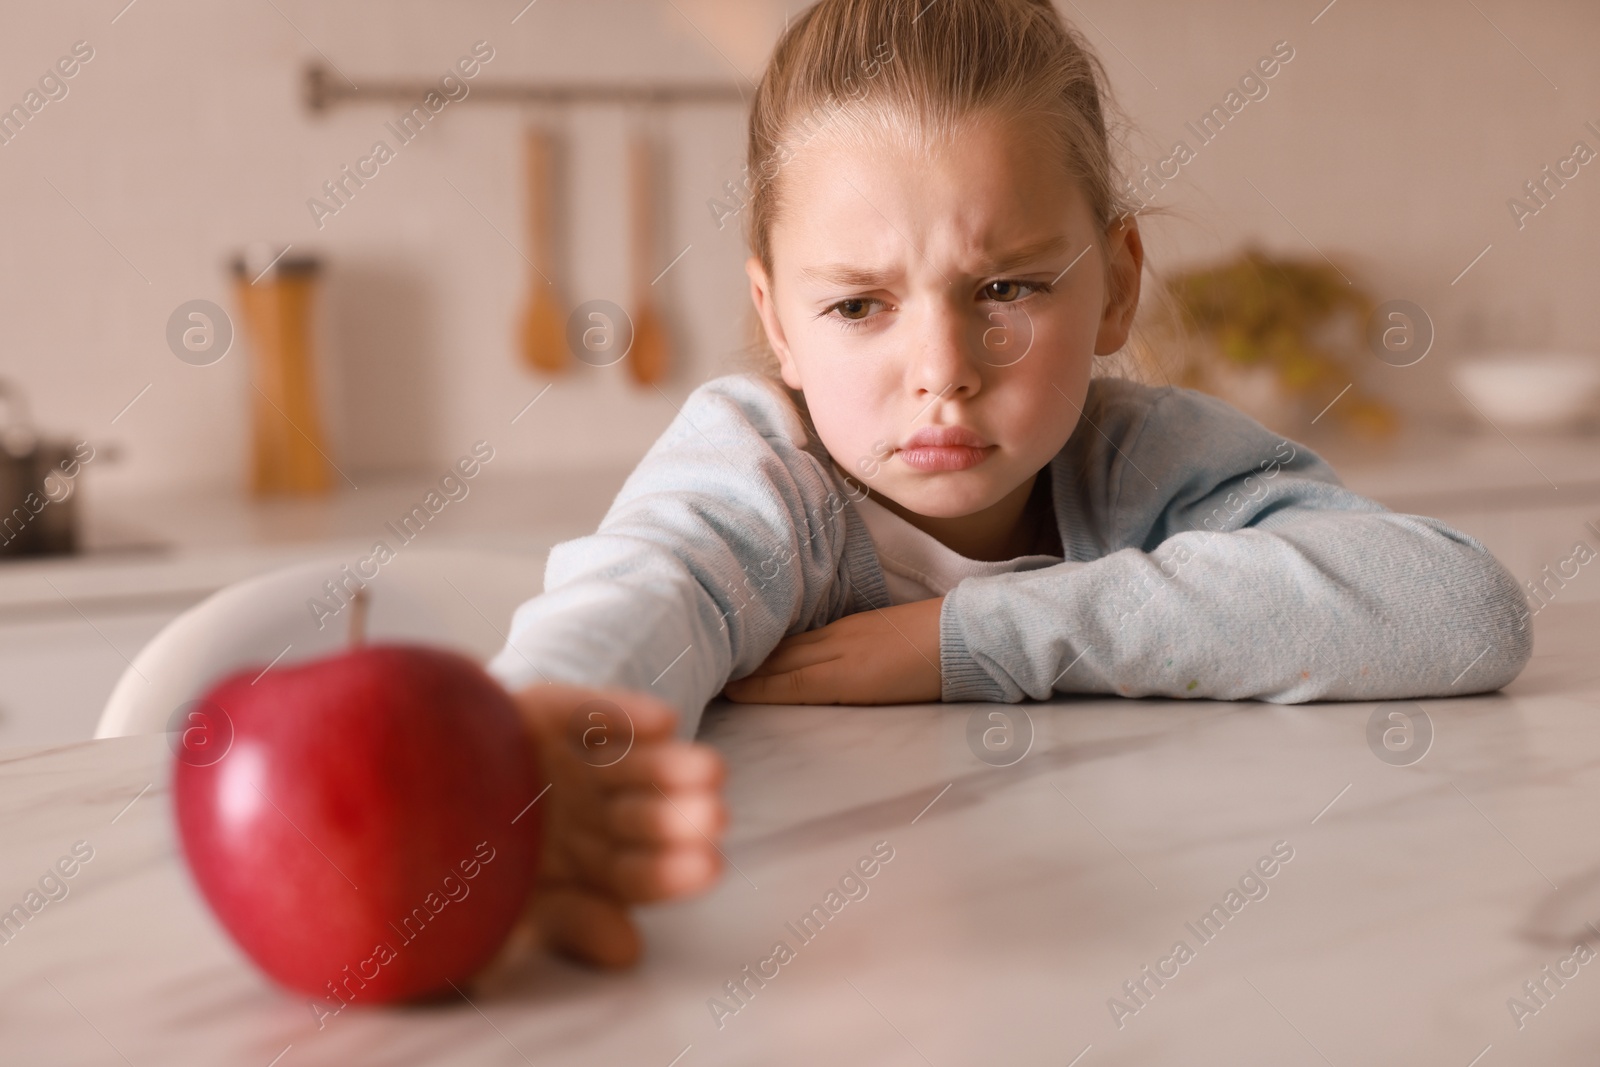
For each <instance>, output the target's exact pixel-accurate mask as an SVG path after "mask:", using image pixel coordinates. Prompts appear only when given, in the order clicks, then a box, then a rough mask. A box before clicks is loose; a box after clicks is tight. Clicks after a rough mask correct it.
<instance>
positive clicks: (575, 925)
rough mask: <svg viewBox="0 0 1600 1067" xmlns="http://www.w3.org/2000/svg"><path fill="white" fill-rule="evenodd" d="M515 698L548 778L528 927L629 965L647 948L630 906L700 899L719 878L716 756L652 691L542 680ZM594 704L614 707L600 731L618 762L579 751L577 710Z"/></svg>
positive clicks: (608, 962) (562, 944) (566, 946)
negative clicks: (617, 747) (684, 730)
mask: <svg viewBox="0 0 1600 1067" xmlns="http://www.w3.org/2000/svg"><path fill="white" fill-rule="evenodd" d="M515 696H516V701H517V704H518V705H519V707H520V708H521V711H522V714H523V717H524V719H525V721H526V722H527V724H528V726H529V728H530V730H531V732H532V733H533V735H534V737H535V738H536V739H537V749H536V750H537V752H538V753H539V758H540V763H541V767H542V770H543V772H544V775H545V778H546V780H547V781H549V782H550V788H549V795H548V796H545V797H544V798H543V799H542V800H539V802H538V803H539V806H540V808H542V809H543V818H544V820H545V822H544V845H545V848H544V857H543V860H542V862H541V864H540V869H539V882H538V885H537V886H536V887H535V889H534V892H533V894H532V896H531V897H530V899H529V901H528V907H527V910H526V919H527V920H528V922H529V923H530V924H531V927H532V929H533V930H536V931H537V933H538V934H540V935H542V940H543V941H544V943H545V945H546V946H547V947H549V948H551V949H554V950H555V951H557V952H560V953H562V954H563V955H566V956H570V957H572V958H574V959H577V960H581V961H583V962H585V963H589V964H593V965H595V966H598V967H608V968H611V967H627V966H630V965H631V964H633V963H634V962H635V961H636V960H637V959H638V957H639V954H640V952H641V950H642V948H643V943H642V942H641V940H640V937H639V932H638V929H637V927H636V926H635V925H634V923H633V919H632V917H631V915H630V911H631V909H632V908H633V907H634V906H635V905H638V904H646V903H650V902H652V901H659V900H672V899H676V898H678V897H683V896H688V895H690V894H693V893H699V892H702V891H704V890H705V889H707V888H709V887H710V886H711V884H712V883H713V882H715V881H716V879H717V876H718V875H719V874H720V872H721V869H722V856H721V853H720V851H719V850H718V847H717V841H718V840H719V839H721V837H722V835H723V831H724V829H725V828H726V826H727V821H728V814H727V808H726V805H725V804H724V803H723V799H722V781H723V778H724V775H725V773H726V772H725V768H724V766H723V762H722V758H721V756H719V755H718V754H717V752H716V750H715V749H712V748H710V747H709V746H706V745H701V744H694V743H691V742H688V741H679V740H677V739H676V737H675V736H674V726H675V724H676V721H677V715H676V713H675V712H673V710H672V709H671V708H670V707H668V706H667V705H666V704H664V703H663V702H662V701H660V700H658V699H656V698H655V697H652V696H649V695H647V694H643V693H634V692H629V691H626V690H618V689H590V688H586V687H580V686H572V685H562V684H555V683H538V684H535V685H530V686H528V687H527V688H526V689H523V690H522V691H521V692H518V693H517V694H515ZM595 700H603V701H605V702H606V703H607V704H608V705H609V706H610V708H611V709H614V710H611V711H608V712H607V713H606V716H605V718H606V721H605V722H604V723H600V724H599V726H598V728H600V729H603V730H604V731H605V732H606V734H607V735H608V736H607V738H606V740H607V741H608V742H621V743H625V744H627V750H626V754H625V755H623V756H621V757H619V758H616V759H612V758H611V756H610V754H609V752H608V753H607V754H606V758H605V759H603V760H602V759H597V758H596V751H595V750H590V751H588V752H585V751H584V749H583V748H582V747H580V746H579V745H577V744H575V743H574V742H575V740H576V739H577V737H578V736H580V735H578V734H577V733H576V731H575V728H574V714H575V712H574V709H576V708H579V707H581V706H582V705H583V704H585V703H586V702H588V701H595ZM612 719H616V720H617V721H615V722H613V721H610V720H612ZM589 721H590V720H589V719H585V720H583V725H584V726H587V725H588V723H589ZM593 728H595V727H590V729H593ZM581 736H582V737H584V738H587V737H588V732H587V730H585V732H584V733H583V734H582V735H581ZM624 739H631V742H627V741H625V740H624Z"/></svg>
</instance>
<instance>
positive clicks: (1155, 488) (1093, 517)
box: [940, 383, 1532, 703]
mask: <svg viewBox="0 0 1600 1067" xmlns="http://www.w3.org/2000/svg"><path fill="white" fill-rule="evenodd" d="M1120 385H1122V386H1127V387H1129V388H1123V389H1118V390H1111V392H1114V393H1116V394H1117V395H1120V396H1122V397H1123V398H1124V399H1125V400H1126V399H1127V398H1129V397H1132V396H1136V395H1138V396H1143V397H1144V398H1145V400H1146V401H1147V403H1145V404H1144V405H1143V407H1142V410H1140V411H1138V412H1136V413H1135V412H1133V411H1131V408H1133V407H1134V406H1135V405H1133V404H1131V403H1122V404H1120V405H1118V404H1107V405H1104V406H1102V407H1101V408H1097V409H1096V410H1094V411H1093V412H1091V411H1090V406H1089V405H1088V404H1086V405H1085V413H1086V414H1085V418H1086V419H1087V418H1088V417H1089V416H1090V415H1091V414H1092V415H1094V416H1096V424H1095V429H1094V435H1093V436H1091V435H1089V434H1085V435H1083V436H1082V438H1081V440H1082V441H1084V442H1086V443H1085V444H1084V445H1082V446H1081V447H1079V448H1078V449H1077V451H1076V452H1070V451H1069V450H1070V449H1071V448H1072V447H1073V442H1072V441H1069V449H1064V450H1063V454H1062V455H1061V456H1059V457H1058V458H1057V459H1058V461H1057V463H1056V464H1053V465H1052V475H1053V477H1054V483H1053V484H1054V485H1055V486H1056V487H1057V490H1058V494H1061V495H1064V496H1065V497H1066V498H1067V501H1068V505H1069V506H1067V507H1066V512H1065V513H1066V515H1067V517H1068V518H1067V522H1068V524H1069V525H1070V527H1071V529H1069V530H1067V531H1066V532H1067V534H1068V541H1069V542H1071V541H1072V540H1073V539H1074V538H1076V539H1077V540H1078V541H1079V544H1080V547H1079V551H1080V552H1084V554H1086V555H1087V554H1089V552H1088V550H1085V549H1084V548H1083V547H1082V545H1083V544H1085V543H1089V542H1095V543H1097V551H1094V552H1093V554H1094V555H1097V556H1098V558H1094V559H1092V561H1091V562H1087V563H1080V564H1068V565H1063V566H1059V567H1047V568H1044V569H1042V570H1034V571H1025V572H1018V573H1012V574H1003V575H996V576H993V577H986V578H978V579H968V580H966V581H963V582H962V583H960V584H959V585H958V586H957V587H956V588H955V589H953V590H951V592H950V593H949V594H948V595H947V596H946V597H945V601H944V605H943V609H942V611H941V615H940V649H941V660H942V663H941V667H942V672H943V677H944V683H943V698H944V699H945V700H991V701H1007V702H1015V701H1019V700H1021V699H1022V698H1023V697H1024V696H1027V697H1033V698H1036V699H1045V698H1047V697H1049V695H1050V694H1051V693H1052V692H1053V691H1054V692H1082V693H1114V694H1120V695H1124V696H1147V695H1158V696H1168V697H1209V698H1212V699H1218V700H1236V699H1244V698H1255V699H1260V700H1267V701H1272V702H1275V703H1294V702H1299V701H1306V700H1389V699H1400V698H1416V697H1430V696H1452V695H1463V694H1467V693H1476V692H1484V691H1487V690H1493V689H1498V688H1500V687H1501V686H1503V685H1505V684H1507V683H1508V682H1510V681H1511V679H1513V678H1514V677H1516V675H1517V673H1518V672H1519V671H1520V670H1521V669H1522V667H1523V666H1524V664H1526V663H1527V661H1528V659H1529V657H1530V656H1531V655H1532V633H1531V630H1530V628H1529V627H1528V625H1527V611H1526V609H1525V607H1524V604H1523V597H1522V593H1521V590H1520V589H1519V587H1518V586H1517V583H1516V580H1515V579H1513V578H1512V577H1511V575H1510V574H1508V573H1507V572H1506V570H1505V568H1504V567H1503V566H1501V564H1500V563H1499V561H1497V560H1496V559H1495V558H1494V557H1493V556H1492V555H1491V554H1490V553H1489V552H1488V550H1487V549H1485V548H1484V546H1483V545H1482V544H1480V543H1479V542H1477V541H1476V540H1474V539H1473V538H1471V537H1468V536H1467V535H1465V534H1463V533H1460V532H1458V531H1456V530H1454V529H1452V528H1451V527H1449V526H1448V525H1446V524H1445V523H1443V522H1440V521H1439V520H1437V519H1430V518H1423V517H1421V516H1416V515H1402V514H1397V513H1394V512H1391V511H1389V510H1388V509H1386V508H1384V507H1383V506H1382V505H1380V504H1378V503H1376V502H1374V501H1372V500H1368V499H1366V498H1364V497H1361V496H1359V495H1357V494H1355V493H1353V492H1351V491H1350V490H1348V489H1346V488H1344V487H1343V486H1342V485H1341V484H1340V483H1339V480H1338V477H1337V476H1336V475H1335V474H1334V472H1333V470H1332V468H1331V467H1329V466H1328V465H1327V463H1325V462H1324V461H1323V460H1322V459H1320V458H1319V457H1317V456H1316V455H1315V454H1314V453H1312V452H1311V451H1310V450H1309V449H1307V448H1306V447H1305V446H1304V445H1300V444H1297V443H1294V442H1292V441H1288V440H1285V439H1283V438H1280V437H1278V436H1277V435H1276V434H1273V433H1271V432H1270V431H1268V430H1267V429H1266V428H1265V427H1262V426H1261V425H1260V424H1259V423H1257V422H1255V421H1254V420H1252V419H1250V418H1248V417H1247V416H1245V415H1243V414H1242V413H1240V412H1238V411H1237V410H1235V409H1233V408H1231V407H1229V406H1228V405H1226V404H1224V403H1223V402H1222V401H1220V400H1217V399H1215V398H1213V397H1208V396H1205V395H1203V394H1200V393H1197V392H1194V391H1192V390H1187V389H1170V388H1169V389H1165V390H1157V389H1151V388H1149V387H1144V386H1133V385H1132V383H1120ZM1079 439H1080V438H1079V435H1078V434H1077V433H1076V431H1075V433H1074V441H1077V440H1079ZM1070 467H1077V469H1068V468H1070ZM1075 508H1081V509H1082V510H1081V511H1078V510H1074V509H1075ZM1062 514H1063V511H1062V510H1061V509H1059V508H1058V516H1060V515H1062ZM1079 558H1083V557H1082V556H1080V557H1079Z"/></svg>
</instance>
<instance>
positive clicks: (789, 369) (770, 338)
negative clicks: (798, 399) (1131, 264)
mask: <svg viewBox="0 0 1600 1067" xmlns="http://www.w3.org/2000/svg"><path fill="white" fill-rule="evenodd" d="M744 272H745V274H747V275H749V276H750V302H751V303H753V304H754V305H755V306H756V314H757V315H759V316H761V329H762V331H763V332H765V333H766V335H767V344H769V345H771V346H772V351H773V352H774V353H775V354H776V355H777V357H778V369H779V371H780V372H781V373H782V375H783V383H784V384H785V385H787V386H788V387H789V388H791V389H800V388H801V385H800V371H799V368H798V367H797V366H796V365H795V361H794V356H793V355H791V354H790V352H789V342H788V341H787V340H786V339H785V338H784V336H783V324H782V323H780V322H779V321H778V308H777V303H776V302H775V301H774V300H773V298H772V280H771V279H770V278H768V277H767V271H766V268H764V267H762V265H761V259H760V257H758V256H751V257H750V258H749V259H747V260H745V263H744Z"/></svg>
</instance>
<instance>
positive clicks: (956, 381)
mask: <svg viewBox="0 0 1600 1067" xmlns="http://www.w3.org/2000/svg"><path fill="white" fill-rule="evenodd" d="M985 325H986V324H985V323H982V322H975V321H971V317H970V316H964V315H962V314H961V313H960V311H959V310H957V309H956V308H953V307H951V306H950V305H949V304H948V303H946V302H943V301H941V302H939V303H938V304H936V305H935V306H933V307H932V308H930V309H928V311H927V314H926V315H925V316H924V317H923V321H922V323H921V328H920V329H919V330H918V331H917V341H916V347H915V351H914V352H913V354H912V357H911V358H912V365H911V367H910V368H909V378H910V384H911V386H912V388H914V389H915V390H916V391H917V392H918V393H919V394H921V395H924V396H926V397H929V398H932V397H935V396H943V397H954V396H961V397H971V396H973V395H974V394H976V393H977V392H978V390H979V389H981V388H982V387H983V375H982V366H983V361H982V359H981V358H980V353H979V352H978V351H977V348H978V347H980V346H981V344H982V333H983V327H984V326H985Z"/></svg>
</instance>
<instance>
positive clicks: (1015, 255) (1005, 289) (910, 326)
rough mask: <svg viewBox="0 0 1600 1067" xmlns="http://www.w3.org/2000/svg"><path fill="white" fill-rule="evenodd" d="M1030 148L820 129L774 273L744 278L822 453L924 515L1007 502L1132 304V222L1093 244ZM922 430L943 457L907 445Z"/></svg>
mask: <svg viewBox="0 0 1600 1067" xmlns="http://www.w3.org/2000/svg"><path fill="white" fill-rule="evenodd" d="M1029 133H1030V131H1029V129H1028V128H1027V127H1022V126H1018V125H1016V124H1014V123H1010V122H1006V121H999V120H996V121H983V120H981V119H980V120H976V121H971V122H968V123H966V124H964V126H963V128H962V129H961V130H960V131H959V132H957V133H956V134H954V135H952V136H951V138H950V140H949V141H948V143H946V144H943V145H914V144H902V145H895V144H893V141H892V139H891V138H888V137H884V138H881V139H873V141H872V142H870V143H863V142H862V141H858V140H847V139H845V138H843V137H839V136H834V135H832V134H831V132H830V131H824V132H822V133H819V134H817V135H815V136H814V137H813V138H812V139H811V140H810V141H809V142H808V143H807V144H806V145H805V146H804V147H803V148H802V149H801V150H800V151H799V152H797V153H796V154H795V156H794V157H793V158H792V159H791V160H790V162H789V163H788V164H787V165H786V166H785V167H784V170H783V173H782V175H781V178H780V179H779V180H780V181H781V182H782V183H783V198H782V203H781V209H780V214H779V217H778V218H777V219H776V220H775V222H774V224H773V229H772V233H771V234H770V242H771V248H772V257H773V276H772V277H770V278H769V277H767V276H766V272H765V271H764V270H763V269H762V266H761V262H760V260H759V259H757V258H756V257H754V256H752V257H751V258H750V260H749V262H748V263H747V264H746V271H747V273H748V274H749V276H750V282H751V296H752V299H753V300H754V301H755V304H756V308H757V310H758V311H759V313H760V315H761V319H762V323H763V325H764V327H765V329H766V334H767V338H768V340H769V341H770V343H771V344H772V347H773V349H774V351H775V352H776V353H777V356H778V360H779V363H780V366H781V368H782V373H783V380H784V381H785V382H786V383H788V385H789V386H791V387H792V388H795V389H799V390H801V391H802V392H803V393H804V394H805V398H806V406H807V408H808V409H809V410H810V412H811V418H812V422H813V423H814V424H815V425H816V428H817V432H818V434H819V435H820V436H821V438H822V442H823V444H824V445H825V446H826V447H827V449H828V451H829V453H830V454H832V456H833V458H834V460H835V461H836V462H837V463H838V464H839V466H841V467H842V468H844V469H845V470H846V471H847V472H849V473H850V474H851V475H853V476H854V477H856V478H858V479H861V480H862V481H864V482H866V483H867V484H868V485H870V486H871V487H872V489H873V490H874V491H875V492H876V493H878V494H881V495H882V496H884V497H887V498H889V499H890V500H892V501H893V502H895V503H897V504H899V505H901V507H903V508H904V509H906V510H907V511H909V512H913V513H915V514H917V515H922V516H930V517H941V518H958V517H962V516H972V515H976V514H978V513H981V512H984V511H985V510H986V509H990V508H993V507H995V506H996V505H997V504H1000V503H1001V502H1002V501H1003V500H1009V501H1010V502H1011V504H1013V505H1014V504H1015V503H1016V502H1017V501H1018V499H1019V498H1018V497H1017V495H1016V493H1014V491H1019V487H1021V486H1022V485H1023V484H1024V483H1030V484H1031V479H1032V476H1033V475H1034V474H1035V473H1037V472H1038V471H1039V470H1040V469H1041V468H1043V467H1044V466H1045V465H1046V464H1047V463H1049V462H1050V460H1051V458H1052V457H1054V456H1055V454H1056V453H1057V452H1059V451H1060V450H1061V447H1062V445H1064V444H1065V443H1066V440H1067V438H1068V437H1069V436H1070V435H1071V434H1072V431H1073V428H1074V427H1075V426H1076V425H1077V424H1078V419H1079V413H1080V410H1081V408H1082V405H1083V400H1084V395H1085V393H1086V391H1087V389H1088V383H1089V366H1090V359H1091V356H1092V355H1094V354H1108V353H1111V352H1115V351H1116V350H1117V349H1119V348H1121V347H1122V344H1123V342H1124V341H1125V340H1126V339H1127V335H1128V328H1129V325H1130V324H1131V322H1132V319H1133V311H1134V308H1135V306H1136V305H1137V303H1138V294H1139V270H1140V264H1141V262H1142V255H1143V253H1142V249H1141V247H1140V243H1139V234H1138V229H1137V225H1136V224H1135V223H1134V221H1133V220H1132V219H1131V218H1129V219H1126V220H1125V221H1123V222H1121V223H1119V224H1118V225H1116V226H1114V227H1113V228H1112V231H1111V232H1110V233H1109V234H1101V233H1098V232H1097V230H1096V226H1095V223H1094V219H1093V216H1092V214H1091V212H1090V210H1089V206H1088V202H1087V200H1086V199H1085V198H1084V196H1083V194H1082V193H1081V192H1080V191H1079V190H1078V188H1077V186H1076V184H1075V183H1074V182H1073V181H1072V180H1071V179H1070V178H1069V176H1068V175H1067V174H1066V173H1065V172H1064V170H1063V169H1062V168H1061V167H1059V166H1058V165H1055V164H1053V163H1052V162H1050V161H1049V158H1048V157H1047V154H1046V152H1045V151H1044V150H1043V148H1042V146H1041V142H1040V139H1039V138H1038V137H1037V136H1030V135H1029ZM930 428H938V429H940V430H942V432H943V434H944V437H943V438H935V443H936V444H938V443H940V442H941V441H942V442H943V443H944V444H946V445H953V446H955V447H932V448H929V447H917V446H918V445H919V444H922V442H919V441H916V440H913V438H914V436H915V435H917V434H918V433H919V431H920V432H924V435H926V431H929V429H930ZM963 430H964V431H965V432H966V433H965V437H966V441H965V444H966V446H967V447H960V446H961V445H962V444H963V442H962V441H961V440H959V438H961V437H962V436H963V435H962V434H961V432H960V431H963ZM1022 495H1024V496H1025V495H1026V494H1025V493H1023V494H1022ZM1013 514H1014V513H1013Z"/></svg>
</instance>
